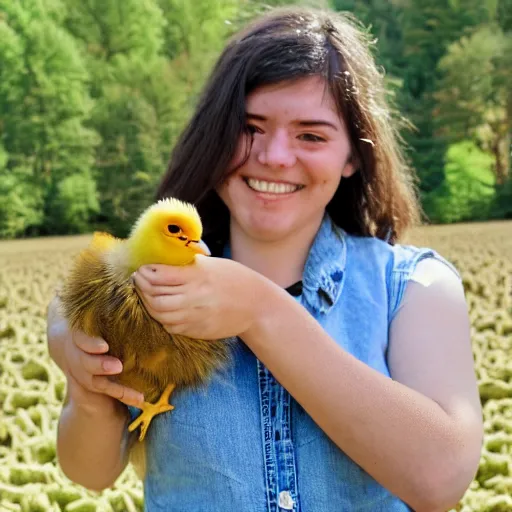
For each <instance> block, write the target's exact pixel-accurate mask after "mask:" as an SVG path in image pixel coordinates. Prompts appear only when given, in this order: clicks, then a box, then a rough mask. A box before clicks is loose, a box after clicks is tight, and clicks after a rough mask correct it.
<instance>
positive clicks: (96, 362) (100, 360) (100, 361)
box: [80, 352, 123, 375]
mask: <svg viewBox="0 0 512 512" xmlns="http://www.w3.org/2000/svg"><path fill="white" fill-rule="evenodd" d="M80 362H81V364H82V366H83V368H84V370H85V371H86V372H87V373H89V374H90V375H116V374H118V373H121V372H122V371H123V364H122V363H121V361H120V360H119V359H117V358H115V357H110V356H101V355H95V354H94V355H93V354H87V353H86V352H82V353H81V354H80Z"/></svg>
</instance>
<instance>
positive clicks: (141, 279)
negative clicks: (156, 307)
mask: <svg viewBox="0 0 512 512" xmlns="http://www.w3.org/2000/svg"><path fill="white" fill-rule="evenodd" d="M132 278H133V282H134V284H135V288H136V289H137V291H140V292H142V293H144V294H145V295H147V296H154V295H173V294H177V293H183V289H184V286H183V285H173V286H168V285H154V284H152V283H151V282H150V281H149V279H148V278H147V277H146V275H145V274H144V273H142V272H135V273H134V274H133V276H132Z"/></svg>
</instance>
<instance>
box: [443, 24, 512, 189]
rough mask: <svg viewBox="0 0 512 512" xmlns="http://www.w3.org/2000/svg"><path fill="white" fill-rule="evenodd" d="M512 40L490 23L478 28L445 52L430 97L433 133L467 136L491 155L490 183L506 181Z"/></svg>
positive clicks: (511, 109)
mask: <svg viewBox="0 0 512 512" xmlns="http://www.w3.org/2000/svg"><path fill="white" fill-rule="evenodd" d="M511 52H512V41H511V39H510V37H508V36H507V35H505V34H504V33H503V32H502V30H501V28H500V27H499V26H497V25H495V24H488V25H484V26H482V27H481V28H480V29H478V30H476V31H475V32H473V34H471V35H470V36H468V37H462V38H461V39H460V40H459V41H457V42H455V43H453V44H452V45H450V47H449V48H448V51H447V53H446V55H445V56H444V57H443V58H442V59H441V61H440V62H439V69H440V71H441V72H442V73H443V78H442V80H441V82H440V84H439V90H438V92H437V93H436V95H435V97H436V99H437V101H438V107H437V109H436V111H435V114H436V117H437V124H438V126H439V129H438V132H439V133H441V134H442V135H444V136H447V137H449V138H450V139H451V140H457V139H460V138H471V139H474V140H477V141H478V142H479V144H480V145H481V147H482V148H483V149H485V150H488V151H490V152H491V153H492V154H493V155H494V172H495V174H496V183H497V184H498V185H503V184H504V183H505V181H506V179H507V177H508V172H509V167H510V159H509V151H510V143H511V132H512V91H511V89H510V84H511V83H512V59H510V53H511Z"/></svg>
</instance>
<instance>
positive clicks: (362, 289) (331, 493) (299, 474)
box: [131, 216, 455, 512]
mask: <svg viewBox="0 0 512 512" xmlns="http://www.w3.org/2000/svg"><path fill="white" fill-rule="evenodd" d="M225 256H226V257H229V249H228V250H227V251H226V253H225ZM427 257H433V258H437V259H439V260H441V261H443V262H445V263H446V264H448V265H450V264H449V263H448V262H446V260H444V259H443V258H442V257H441V256H439V255H438V254H437V253H436V252H435V251H433V250H431V249H420V248H416V247H412V246H403V245H397V246H390V245H389V244H387V243H385V242H383V241H381V240H378V239H375V238H369V237H356V236H351V235H348V234H346V233H345V232H344V231H342V230H340V229H339V228H337V227H336V226H335V225H334V224H333V223H332V222H331V220H330V218H329V217H328V216H326V217H325V219H324V221H323V223H322V225H321V227H320V229H319V232H318V234H317V236H316V238H315V241H314V243H313V246H312V248H311V251H310V254H309V257H308V260H307V263H306V267H305V271H304V275H303V293H302V295H301V296H300V297H297V298H296V300H298V301H299V302H300V303H301V304H302V305H303V306H304V307H305V308H306V309H307V310H308V311H309V312H310V313H311V314H312V315H313V316H314V317H315V318H316V319H317V320H318V322H320V324H321V325H322V326H323V328H324V329H325V330H326V331H327V333H328V334H329V335H330V336H331V337H332V338H333V339H334V340H335V341H336V342H337V343H338V344H339V345H340V346H341V347H343V348H344V349H345V350H347V351H348V352H350V353H351V354H353V355H354V356H355V357H357V358H358V359H360V360H361V361H363V362H365V363H366V364H368V365H369V366H371V367H372V368H374V369H376V370H377V371H379V372H381V373H382V374H384V375H386V376H388V377H389V370H388V366H387V361H386V353H387V347H388V330H389V325H390V322H391V320H392V319H393V317H394V315H395V313H396V311H397V309H398V306H399V305H400V302H401V300H402V297H403V294H404V291H405V287H406V285H407V282H408V280H409V278H410V276H411V274H412V272H413V271H414V269H415V267H416V264H417V263H418V262H419V261H420V260H421V259H423V258H427ZM450 266H451V265H450ZM452 268H453V267H452ZM454 270H455V269H454ZM312 342H313V340H312ZM171 402H172V403H173V405H174V406H175V409H174V411H172V412H169V413H164V414H161V415H159V416H157V417H155V418H154V420H153V421H152V423H151V427H150V428H149V430H148V434H147V438H146V446H147V460H148V466H147V475H146V479H145V482H144V493H145V510H146V511H148V512H154V511H171V512H185V511H187V512H196V511H197V512H226V511H243V512H283V511H288V510H293V511H295V512H333V511H361V512H363V511H367V512H402V511H408V510H410V509H409V507H408V506H407V505H406V504H405V503H403V502H402V501H401V500H400V499H398V498H397V497H396V496H393V495H392V494H391V493H390V492H388V491H387V490H386V489H384V488H383V487H382V486H381V485H380V484H378V483H377V482H376V481H375V480H374V479H373V478H372V477H371V476H370V475H368V473H366V472H365V471H364V470H363V469H362V468H361V467H360V466H358V465H357V464H356V463H354V462H353V461H352V460H351V459H350V458H349V457H348V456H346V455H345V454H344V452H343V451H341V450H340V449H339V448H337V447H336V446H335V445H334V443H333V442H332V441H331V440H330V439H329V438H328V437H327V436H326V435H325V434H324V433H323V431H322V430H321V429H320V428H319V427H318V426H317V425H316V424H315V422H314V421H313V420H312V418H311V417H310V416H309V415H308V414H307V413H306V412H305V411H304V409H303V408H302V407H301V406H300V405H299V404H298V403H297V402H296V401H295V400H294V399H293V398H292V397H291V396H290V395H289V393H288V392H287V391H286V390H285V389H284V388H283V387H282V386H280V384H279V383H278V382H277V381H276V380H275V379H274V377H273V376H272V374H271V373H270V372H269V371H268V369H267V368H265V367H264V365H263V364H261V362H260V361H258V360H257V359H256V358H255V356H254V355H253V354H252V352H251V351H250V350H249V349H248V348H247V347H246V346H245V345H244V344H243V343H242V342H241V341H240V340H235V349H234V352H233V360H232V363H231V364H230V365H229V366H228V367H227V368H226V369H225V370H223V371H222V372H219V373H218V374H216V375H215V376H214V377H213V378H212V380H211V381H210V382H209V383H208V384H207V385H206V386H205V387H203V388H201V389H200V390H195V391H194V390H185V391H181V392H176V393H175V394H174V395H173V397H172V400H171ZM340 405H341V404H340ZM137 412H138V411H137V410H136V409H131V413H132V416H133V417H135V416H136V415H137Z"/></svg>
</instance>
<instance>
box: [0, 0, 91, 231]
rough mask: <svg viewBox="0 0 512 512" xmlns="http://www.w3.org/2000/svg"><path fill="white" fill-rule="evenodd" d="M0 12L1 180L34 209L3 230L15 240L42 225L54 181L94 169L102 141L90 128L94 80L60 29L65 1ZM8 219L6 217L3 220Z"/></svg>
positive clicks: (6, 4) (1, 2)
mask: <svg viewBox="0 0 512 512" xmlns="http://www.w3.org/2000/svg"><path fill="white" fill-rule="evenodd" d="M0 10H1V11H2V12H3V13H4V15H3V18H2V19H0V34H1V37H0V61H1V62H2V69H1V78H2V80H0V82H2V84H1V85H0V112H1V113H2V114H1V116H2V117H1V123H0V135H1V139H0V142H1V145H2V146H3V150H4V151H5V153H6V154H7V161H6V163H5V164H4V166H3V169H2V182H3V186H5V187H7V188H8V189H9V192H6V193H8V194H9V197H11V198H12V201H13V202H14V203H16V204H18V203H19V204H24V205H25V206H26V205H27V204H30V207H27V208H25V207H23V208H18V213H19V214H20V215H23V212H25V214H26V215H25V217H24V218H25V221H22V220H21V219H20V221H19V222H17V223H16V224H15V227H13V226H14V224H12V223H11V224H9V226H11V227H5V226H6V225H4V228H5V229H6V230H7V231H9V233H11V235H15V234H16V235H17V234H23V233H24V232H25V231H26V230H27V229H28V228H29V227H30V226H37V225H42V224H43V223H44V205H45V203H46V202H47V201H48V191H49V190H51V188H52V186H53V184H55V183H58V182H59V181H61V180H62V179H64V178H66V177H67V176H70V175H73V174H76V173H82V172H85V171H87V170H88V169H90V167H91V166H92V165H93V161H94V160H93V157H94V147H95V145H96V144H97V142H98V138H97V134H96V133H95V132H94V131H93V130H90V129H89V128H87V127H86V126H85V121H86V119H87V116H88V113H89V111H90V108H91V105H92V104H91V101H90V98H89V96H88V93H87V81H88V79H89V75H88V73H87V69H86V68H85V65H84V61H83V59H82V58H81V55H80V52H79V50H78V48H77V45H76V44H75V41H74V40H73V38H72V37H71V36H70V35H69V34H68V33H67V32H66V31H65V30H64V29H63V28H62V27H61V26H59V21H60V19H61V17H62V13H63V12H65V9H64V6H63V4H62V3H61V2H59V1H58V0H45V1H43V0H40V1H36V0H26V1H23V2H22V1H20V0H14V1H13V0H0ZM31 191H33V192H31ZM25 193H29V194H30V193H33V194H34V197H37V198H38V199H37V200H35V199H34V200H32V199H30V200H29V199H27V198H24V194H25ZM13 194H14V195H13ZM14 197H16V198H17V199H16V200H15V199H14ZM0 208H9V207H8V206H7V205H3V206H1V207H0ZM9 218H11V217H10V215H7V216H6V215H4V216H3V219H4V222H7V223H8V222H9V221H8V220H6V219H9ZM0 222H1V221H0ZM4 228H1V227H0V230H2V229H4Z"/></svg>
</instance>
